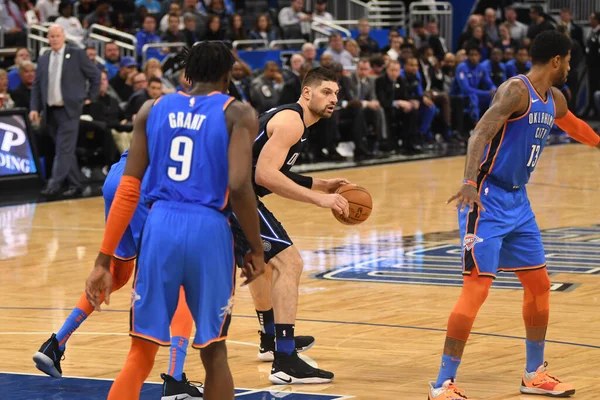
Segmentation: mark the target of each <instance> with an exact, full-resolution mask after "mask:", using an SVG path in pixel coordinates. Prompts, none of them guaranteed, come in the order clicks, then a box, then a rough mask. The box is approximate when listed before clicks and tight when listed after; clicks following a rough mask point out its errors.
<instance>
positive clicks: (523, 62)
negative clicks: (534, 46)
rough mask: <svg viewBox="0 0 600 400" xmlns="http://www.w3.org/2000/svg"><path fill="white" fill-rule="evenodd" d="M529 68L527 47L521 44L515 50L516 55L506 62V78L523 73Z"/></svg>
mask: <svg viewBox="0 0 600 400" xmlns="http://www.w3.org/2000/svg"><path fill="white" fill-rule="evenodd" d="M530 69H531V61H529V50H527V47H525V46H521V48H519V51H517V56H516V57H515V58H514V59H513V60H511V61H509V62H507V63H506V79H508V78H512V77H513V76H517V75H525V74H526V73H528V72H529V70H530Z"/></svg>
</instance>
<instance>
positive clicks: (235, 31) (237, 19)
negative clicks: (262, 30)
mask: <svg viewBox="0 0 600 400" xmlns="http://www.w3.org/2000/svg"><path fill="white" fill-rule="evenodd" d="M227 39H228V40H231V42H234V41H236V40H248V31H247V30H246V28H245V27H244V21H243V20H242V16H241V15H240V14H233V15H232V16H231V22H230V24H229V30H228V31H227Z"/></svg>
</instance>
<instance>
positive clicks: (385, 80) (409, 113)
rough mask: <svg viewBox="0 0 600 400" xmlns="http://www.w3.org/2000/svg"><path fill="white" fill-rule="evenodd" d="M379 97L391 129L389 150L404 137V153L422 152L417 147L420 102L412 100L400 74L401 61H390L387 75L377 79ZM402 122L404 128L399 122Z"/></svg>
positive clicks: (376, 86) (376, 88) (396, 145)
mask: <svg viewBox="0 0 600 400" xmlns="http://www.w3.org/2000/svg"><path fill="white" fill-rule="evenodd" d="M375 93H377V99H378V100H379V103H380V104H381V106H382V107H383V110H384V111H385V117H386V120H387V126H388V129H389V131H390V139H391V143H389V144H388V146H389V147H390V149H389V150H395V149H396V148H397V147H398V139H402V147H403V150H404V153H405V154H407V155H413V154H418V153H421V151H420V150H418V149H417V148H416V147H415V144H416V141H417V140H418V137H417V124H418V117H419V114H418V113H419V104H418V102H416V101H414V100H410V97H409V95H408V84H407V83H406V80H405V79H404V78H402V77H401V76H400V63H399V62H398V61H390V63H389V65H388V67H387V68H386V73H385V75H383V76H381V77H379V78H377V80H376V81H375ZM399 123H401V124H402V129H400V127H399V126H398V124H399Z"/></svg>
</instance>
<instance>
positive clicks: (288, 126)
mask: <svg viewBox="0 0 600 400" xmlns="http://www.w3.org/2000/svg"><path fill="white" fill-rule="evenodd" d="M269 129H272V134H271V137H270V138H269V140H267V143H266V144H265V146H264V147H263V149H262V151H261V152H260V156H259V157H258V161H257V163H256V175H255V178H254V179H255V180H256V183H257V184H258V185H260V186H263V187H265V188H267V189H269V190H270V191H271V192H273V193H275V194H277V195H279V196H281V197H285V198H287V199H291V200H296V201H302V202H304V203H310V204H315V205H317V206H319V207H323V208H331V209H334V210H336V211H337V212H339V213H340V214H344V215H348V212H349V205H348V201H347V200H346V199H344V198H343V197H342V196H341V195H338V194H322V193H317V192H315V191H313V190H312V188H313V179H312V178H310V177H306V176H302V175H299V174H295V173H293V172H287V173H285V174H284V173H282V172H281V171H280V169H281V167H282V166H283V163H284V162H285V159H286V156H287V154H288V152H289V151H290V149H291V148H292V146H294V144H296V143H297V142H298V141H299V140H300V138H301V137H302V135H303V134H304V123H303V122H302V120H301V119H300V117H299V115H298V113H296V112H295V111H289V112H288V111H282V112H280V113H278V114H277V115H276V116H274V117H273V118H272V119H271V120H270V121H269Z"/></svg>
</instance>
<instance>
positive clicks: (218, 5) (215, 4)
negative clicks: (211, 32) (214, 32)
mask: <svg viewBox="0 0 600 400" xmlns="http://www.w3.org/2000/svg"><path fill="white" fill-rule="evenodd" d="M207 11H208V13H209V14H211V15H216V16H217V17H219V19H220V20H221V26H222V27H225V26H227V23H228V22H229V15H230V13H229V12H228V11H227V9H226V8H225V3H224V2H223V0H210V4H209V5H208V10H207ZM231 14H233V12H232V13H231Z"/></svg>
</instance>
